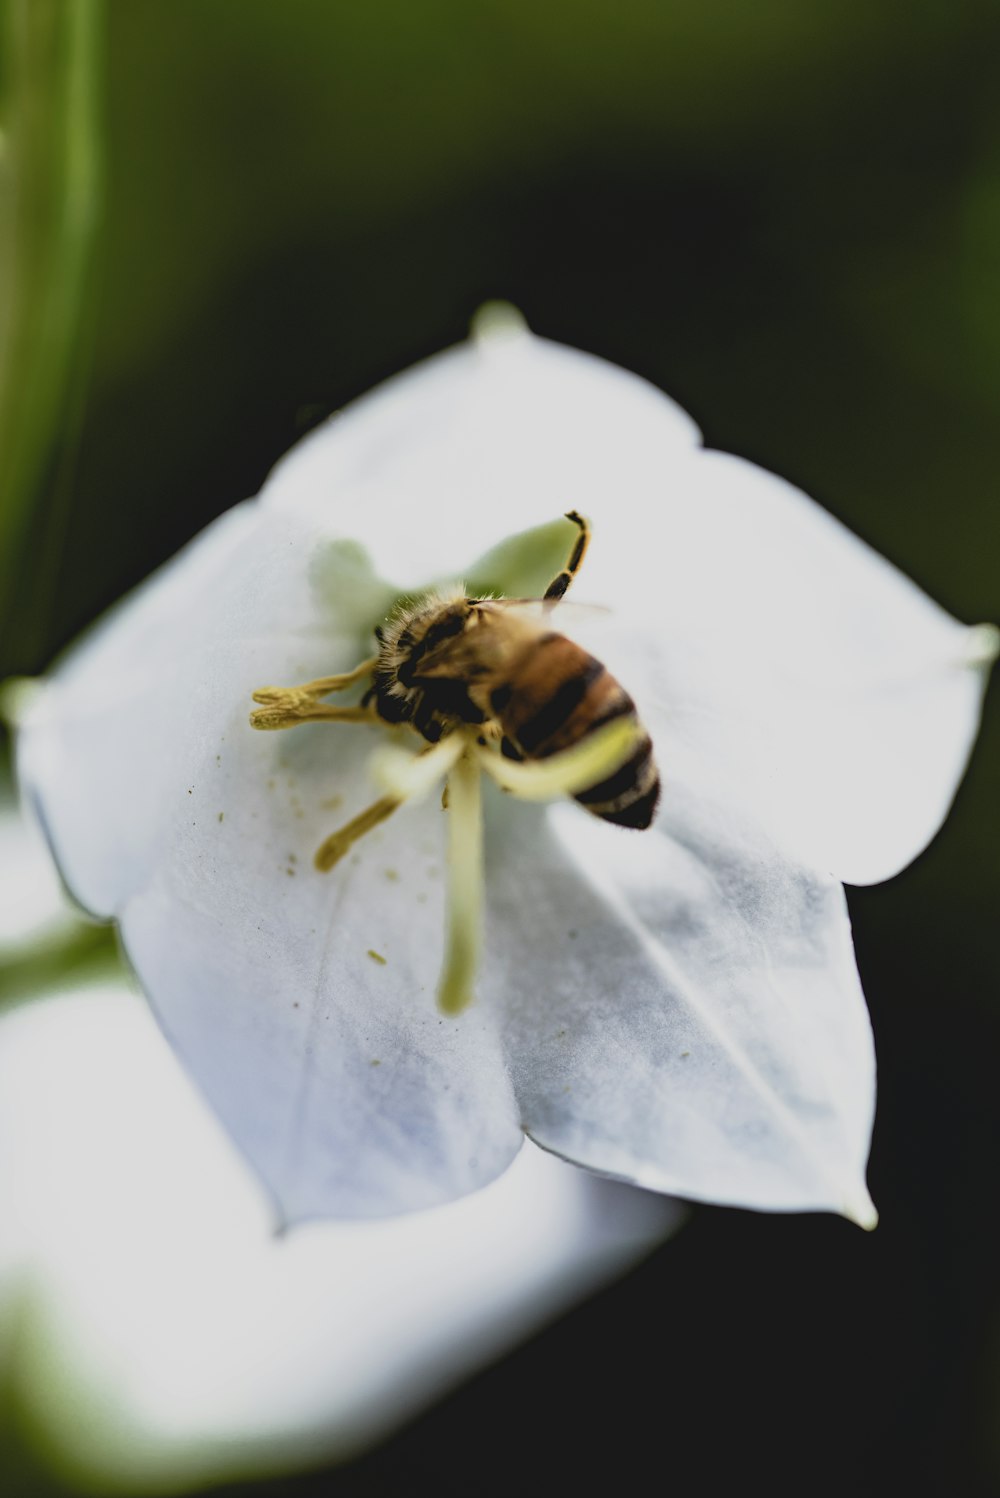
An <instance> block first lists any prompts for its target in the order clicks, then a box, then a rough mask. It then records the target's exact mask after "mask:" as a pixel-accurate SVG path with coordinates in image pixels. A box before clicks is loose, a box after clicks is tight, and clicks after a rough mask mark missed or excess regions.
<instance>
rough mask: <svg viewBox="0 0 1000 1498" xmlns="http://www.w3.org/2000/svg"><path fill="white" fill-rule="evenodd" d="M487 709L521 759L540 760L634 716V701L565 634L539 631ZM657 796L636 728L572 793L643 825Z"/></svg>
mask: <svg viewBox="0 0 1000 1498" xmlns="http://www.w3.org/2000/svg"><path fill="white" fill-rule="evenodd" d="M492 707H493V711H494V712H495V713H496V716H497V718H498V720H499V722H500V726H501V728H502V729H503V731H504V734H505V736H506V738H507V739H508V740H509V741H510V744H511V746H512V747H513V748H514V749H515V750H516V751H517V752H518V753H519V755H520V756H521V757H523V758H524V759H546V758H548V756H549V755H550V754H558V753H559V751H560V750H562V749H569V748H570V747H571V746H572V745H573V744H577V743H579V741H580V740H581V739H582V738H584V737H585V736H586V735H587V734H588V733H592V732H593V730H594V729H595V728H599V727H601V726H602V724H605V723H610V722H611V721H612V720H613V719H614V718H622V717H626V716H628V717H631V718H633V719H636V718H637V714H636V710H635V703H634V702H633V701H632V699H631V697H630V696H629V695H628V693H627V692H626V691H625V689H624V688H623V687H622V686H621V685H620V684H619V683H618V682H617V681H616V680H615V678H614V677H613V676H612V675H611V672H610V671H609V670H608V669H607V667H606V666H603V665H602V664H601V662H600V661H599V660H597V659H595V657H594V656H592V655H589V654H588V653H587V651H586V650H583V649H582V648H581V647H580V646H579V645H576V644H574V643H573V641H572V640H568V639H567V638H566V636H565V635H560V634H546V635H542V636H541V638H540V639H538V640H537V641H535V643H534V645H533V647H532V649H531V650H529V651H528V652H527V653H526V654H525V656H524V657H523V659H522V660H521V661H519V662H518V664H517V666H516V667H515V669H514V671H513V673H512V675H511V677H510V680H509V681H508V682H507V683H505V684H504V686H502V687H499V688H497V690H496V691H495V692H494V694H493V702H492ZM659 795H660V777H659V774H658V772H657V769H656V763H655V761H654V759H653V745H652V741H651V740H650V737H649V735H648V734H647V733H646V732H645V731H643V734H642V738H641V739H640V741H639V743H638V745H637V747H636V749H635V751H634V752H633V754H632V755H631V756H630V758H629V759H628V760H626V762H625V764H624V765H622V766H621V768H620V769H618V770H616V771H615V773H614V774H613V775H610V776H608V778H607V779H606V780H602V781H601V782H600V783H599V784H597V785H593V786H590V787H588V789H587V790H585V791H580V792H578V794H577V796H576V798H575V799H576V800H577V801H578V802H579V803H580V805H581V806H585V807H586V808H587V810H588V811H590V812H593V814H594V815H595V816H597V817H601V818H602V819H603V820H604V821H605V822H615V823H617V825H618V826H620V827H637V828H643V827H648V826H649V825H650V823H651V822H652V820H653V813H654V811H655V810H656V803H657V801H658V799H659Z"/></svg>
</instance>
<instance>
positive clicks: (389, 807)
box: [313, 796, 401, 874]
mask: <svg viewBox="0 0 1000 1498" xmlns="http://www.w3.org/2000/svg"><path fill="white" fill-rule="evenodd" d="M400 804H401V798H400V797H398V796H382V797H380V798H379V800H378V801H374V802H372V804H371V806H368V807H366V808H365V810H364V811H362V812H359V813H358V815H357V816H356V817H354V818H353V819H352V820H351V821H350V822H348V823H347V825H346V826H345V827H341V829H340V831H339V832H334V833H331V835H330V836H329V837H328V838H327V840H326V842H325V843H323V844H321V846H320V847H319V848H317V850H316V857H315V858H314V859H313V862H314V863H315V865H316V867H317V868H318V869H319V870H320V872H321V873H324V874H325V873H326V872H327V870H328V869H332V868H333V866H334V864H336V863H339V862H340V860H341V859H342V858H343V856H344V854H345V853H347V852H348V850H349V849H350V848H351V847H353V845H354V844H355V843H356V842H357V841H358V838H359V837H364V835H365V833H366V832H371V830H372V828H373V827H377V826H378V824H379V823H380V822H384V821H385V819H386V817H391V816H392V814H393V812H394V811H395V810H396V807H397V806H399V805H400Z"/></svg>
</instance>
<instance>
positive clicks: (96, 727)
mask: <svg viewBox="0 0 1000 1498" xmlns="http://www.w3.org/2000/svg"><path fill="white" fill-rule="evenodd" d="M247 513H248V512H246V511H244V512H238V515H237V516H234V517H231V518H230V521H229V522H228V524H230V526H231V527H232V530H233V531H234V532H235V541H233V539H232V537H230V538H229V541H230V543H231V544H224V543H225V542H226V540H227V538H226V537H225V536H224V535H222V536H220V535H219V534H218V533H217V532H215V531H213V532H211V533H210V535H209V538H208V541H207V543H203V544H202V545H201V546H195V547H194V548H192V549H191V550H190V551H189V552H188V553H186V554H185V556H184V557H183V558H182V559H180V560H179V561H178V562H177V563H175V564H174V567H173V568H172V569H169V570H168V572H167V573H166V574H163V575H161V577H160V578H159V579H158V580H157V582H156V583H155V584H154V586H153V589H152V590H151V592H150V593H148V594H146V595H140V597H139V598H138V599H137V600H136V603H135V606H134V607H133V608H131V609H128V610H127V611H125V617H124V619H123V620H121V621H119V622H120V623H122V624H123V625H124V628H122V629H118V628H107V629H105V630H104V631H103V632H102V634H101V637H99V638H98V639H96V640H95V641H93V642H91V643H90V644H89V645H87V646H85V647H84V649H83V651H82V652H81V654H80V656H79V657H78V658H77V660H76V661H75V662H71V664H70V667H69V669H68V670H67V671H66V673H65V674H64V675H63V676H60V677H58V678H57V679H56V681H55V683H54V684H53V685H52V686H51V687H50V688H49V690H48V692H47V693H46V694H45V695H44V696H43V698H42V700H41V701H40V703H39V704H38V707H37V709H36V710H34V711H33V712H32V713H31V714H30V716H29V719H28V721H27V723H26V724H25V727H24V730H23V742H22V747H21V761H20V763H21V771H22V780H23V782H24V784H25V787H26V789H27V791H28V793H29V795H30V796H31V799H32V800H33V802H34V803H35V804H36V805H38V806H40V807H41V809H42V816H43V820H44V822H45V824H46V825H47V827H48V829H49V832H50V836H51V838H52V840H53V843H54V846H55V849H56V851H57V853H58V855H59V857H60V859H61V862H62V866H63V868H64V870H65V872H66V875H67V878H68V879H69V881H70V883H71V886H72V887H73V889H74V891H75V892H76V893H77V895H78V896H79V897H80V898H81V899H82V900H83V902H84V903H85V904H87V905H88V906H89V907H90V908H91V909H95V910H98V911H101V912H102V913H112V912H114V913H115V914H117V915H118V917H119V918H120V920H121V924H122V931H123V936H124V940H125V945H126V948H127V950H128V952H129V955H130V957H131V958H132V960H133V962H134V964H135V967H136V970H137V972H138V974H139V977H140V979H141V980H142V982H143V985H144V987H145V989H146V991H147V993H148V995H149V997H150V1000H151V1002H152V1004H153V1006H154V1009H155V1010H156V1013H157V1015H158V1016H159V1019H160V1021H161V1023H162V1025H163V1027H164V1029H165V1031H166V1032H167V1034H168V1035H169V1036H170V1038H171V1040H172V1041H173V1043H174V1045H175V1046H176V1048H177V1049H178V1051H179V1053H180V1054H181V1056H182V1057H183V1058H184V1059H185V1061H186V1063H187V1065H188V1067H189V1069H190V1071H191V1073H192V1075H193V1076H194V1077H195V1079H196V1080H197V1081H198V1082H199V1084H200V1085H201V1087H202V1088H203V1090H204V1091H205V1094H206V1096H207V1097H208V1098H209V1100H210V1102H211V1103H212V1106H213V1107H214V1108H215V1109H216V1111H217V1112H218V1114H219V1116H220V1117H221V1118H222V1119H223V1121H224V1122H225V1124H226V1125H227V1127H228V1128H229V1130H230V1132H231V1133H232V1135H233V1137H234V1139H235V1140H236V1142H237V1143H238V1144H239V1146H240V1147H241V1149H242V1150H243V1151H244V1153H245V1154H246V1155H247V1157H248V1159H249V1160H250V1161H251V1163H252V1164H253V1165H254V1167H255V1169H256V1170H257V1171H258V1173H259V1174H260V1175H261V1177H262V1178H263V1180H264V1181H265V1182H266V1183H267V1185H268V1186H269V1188H270V1190H271V1191H272V1193H273V1195H274V1197H275V1200H276V1203H277V1207H278V1210H279V1212H280V1213H281V1215H282V1216H283V1217H284V1218H286V1219H289V1220H299V1219H302V1218H306V1217H313V1216H320V1215H326V1214H331V1215H336V1216H341V1217H350V1216H368V1215H371V1216H378V1215H381V1214H388V1213H393V1212H400V1211H406V1210H415V1209H418V1208H421V1207H426V1206H429V1205H433V1204H434V1203H437V1202H440V1201H445V1200H449V1199H451V1198H452V1197H454V1196H457V1195H461V1194H462V1193H464V1192H467V1191H471V1190H473V1189H475V1188H476V1187H478V1186H481V1185H483V1184H484V1183H485V1182H487V1181H490V1180H492V1179H494V1177H495V1176H497V1175H498V1174H499V1173H500V1172H501V1171H502V1170H503V1169H504V1168H505V1167H506V1166H507V1165H508V1164H509V1162H510V1161H511V1159H513V1157H514V1155H515V1154H516V1153H517V1150H518V1149H519V1147H520V1144H521V1138H522V1135H521V1130H520V1126H519V1120H518V1116H517V1112H516V1107H515V1104H514V1100H513V1096H512V1093H511V1089H510V1084H509V1080H508V1078H507V1077H506V1074H505V1072H504V1070H503V1065H502V1058H501V1055H500V1048H499V1045H498V1044H497V1041H496V1037H495V1034H494V1031H493V1028H492V1024H491V1018H490V1016H489V1014H488V1012H486V1011H485V1010H481V1011H479V1012H477V1013H475V1014H473V1015H472V1016H470V1017H467V1019H466V1020H464V1021H463V1022H462V1023H460V1024H459V1023H457V1022H455V1021H451V1022H448V1023H446V1022H445V1021H443V1020H442V1019H441V1017H440V1016H439V1014H438V1013H437V1011H436V1009H435V1005H434V997H433V996H434V992H435V987H436V983H437V977H438V970H439V966H440V961H441V953H442V947H443V930H444V915H443V909H442V906H443V896H442V890H443V878H442V872H443V864H442V856H443V832H444V828H443V826H442V816H441V812H440V809H439V807H438V806H437V805H436V804H434V805H430V806H416V807H409V806H408V807H404V808H403V809H402V810H401V811H400V812H398V813H397V815H396V817H395V818H394V819H393V820H392V822H390V823H389V824H387V825H386V827H385V828H383V829H380V830H379V831H378V832H376V833H373V834H371V835H370V836H369V837H368V838H367V839H366V840H365V841H364V843H362V844H359V846H358V851H357V852H356V853H355V854H353V855H351V856H349V858H348V859H346V860H345V862H344V864H343V865H342V866H340V867H338V868H337V869H335V870H334V871H333V872H332V873H330V874H325V875H324V874H319V873H317V872H316V871H315V869H314V868H313V865H312V858H313V854H314V852H315V850H316V847H317V846H318V844H319V843H320V842H321V841H322V839H323V837H324V836H325V835H326V833H328V832H330V831H332V830H333V829H334V828H335V827H336V826H337V825H338V824H340V823H342V822H344V821H346V820H347V819H348V818H349V817H350V816H351V815H353V814H354V813H355V812H356V811H358V810H360V809H361V808H362V807H363V806H364V805H365V804H366V803H367V802H368V801H370V800H372V799H374V796H375V790H374V787H373V786H371V785H370V783H369V781H368V777H367V775H366V773H365V762H366V760H367V757H368V755H369V754H370V753H371V751H372V750H373V749H374V748H375V746H376V745H377V744H378V743H379V742H380V741H381V739H382V734H381V733H380V732H379V731H375V730H371V729H369V728H367V727H363V726H362V727H359V726H354V725H351V726H340V725H325V724H323V725H315V726H307V727H303V728H299V729H296V730H295V731H293V732H291V733H256V732H254V731H253V730H252V729H251V728H250V727H249V724H248V715H249V710H250V708H251V707H252V702H251V692H252V690H253V689H254V688H256V687H259V686H262V685H265V684H269V683H274V682H277V683H281V682H289V683H290V682H295V681H303V680H308V679H311V678H313V677H316V676H319V675H322V674H326V673H329V672H331V671H336V670H339V669H343V668H346V667H348V666H350V665H352V664H354V663H355V662H356V661H357V659H358V656H359V654H361V653H363V651H364V650H366V649H368V648H370V641H369V643H368V644H367V645H362V644H361V643H360V642H359V641H358V639H357V637H356V634H355V632H354V630H355V626H354V622H353V618H352V619H351V620H350V621H349V624H350V628H349V629H347V630H346V632H345V628H344V621H343V620H342V619H341V618H338V617H337V616H336V615H333V616H331V617H330V618H329V619H328V618H327V617H325V616H324V612H323V610H324V607H327V614H329V608H328V606H327V603H326V600H327V599H328V586H329V584H330V579H331V575H332V574H331V568H332V567H333V564H334V563H336V562H337V561H338V558H340V560H342V557H341V553H340V552H339V551H338V550H337V548H336V543H334V544H333V545H332V546H331V544H330V543H329V542H327V541H325V540H324V539H323V538H321V537H320V538H317V537H316V535H315V534H314V533H313V532H312V531H311V530H310V531H309V532H308V533H307V534H303V533H302V530H301V527H298V526H297V525H296V523H295V522H294V521H288V520H287V519H284V518H277V519H276V518H275V517H273V516H270V515H268V514H266V513H263V514H261V515H260V516H259V517H258V518H255V519H252V523H251V526H250V528H249V530H247V528H246V526H242V525H240V523H239V522H240V520H241V519H242V516H243V515H245V514H247ZM249 513H251V514H252V512H249ZM234 522H235V523H234ZM241 532H242V533H241ZM206 546H207V549H208V550H209V552H210V553H213V554H214V555H210V557H209V561H213V562H214V561H216V560H218V562H219V563H220V565H214V566H212V567H211V569H209V568H208V567H206V563H205V550H206ZM355 570H357V569H355ZM334 571H336V569H334ZM171 574H173V576H172V575H171ZM206 574H207V575H206ZM192 579H193V580H192ZM175 581H176V582H178V583H179V584H180V586H179V588H178V593H179V594H180V596H181V608H182V613H181V615H180V616H179V618H178V619H177V620H176V621H174V618H173V615H172V614H169V615H168V617H167V619H166V620H165V621H164V620H161V619H160V617H159V615H158V612H157V608H158V604H159V602H160V599H161V598H163V597H165V596H166V594H167V590H168V587H170V586H171V584H172V582H175ZM335 581H337V582H338V583H339V573H338V574H337V575H336V577H335ZM371 587H372V589H374V591H375V594H376V595H378V596H381V595H380V594H379V589H380V588H382V589H384V585H379V584H377V582H374V581H372V582H371ZM192 596H195V597H196V599H197V602H196V604H195V603H192V605H191V607H190V609H189V611H188V613H186V614H185V613H184V612H183V608H184V602H185V600H189V599H191V598H192ZM334 596H335V597H339V596H340V588H339V586H338V587H337V588H335V589H334ZM383 604H384V600H383ZM381 608H382V605H380V606H379V607H376V608H375V611H374V617H375V618H378V617H379V614H380V612H381ZM370 622H371V618H370V617H369V625H370ZM133 650H134V651H135V652H136V658H134V659H128V657H129V655H130V651H133ZM118 656H124V657H126V661H125V662H124V663H123V661H122V660H121V659H119V658H118ZM123 678H124V680H125V681H126V683H127V684H128V686H129V688H130V690H129V691H128V693H127V694H126V695H125V696H118V697H117V698H116V697H115V694H114V693H113V691H112V684H113V683H115V682H116V681H119V682H120V681H121V680H122V679H123ZM161 694H162V695H161ZM333 803H336V804H333ZM396 874H398V876H399V877H398V878H397V879H395V881H394V880H393V878H392V877H390V876H392V875H396ZM372 953H375V954H378V955H377V956H373V955H371V954H372ZM379 958H384V959H385V962H384V965H383V963H382V962H380V961H379V960H378V959H379Z"/></svg>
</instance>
